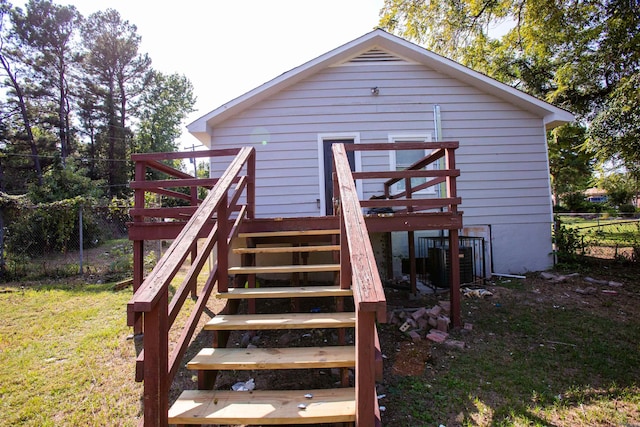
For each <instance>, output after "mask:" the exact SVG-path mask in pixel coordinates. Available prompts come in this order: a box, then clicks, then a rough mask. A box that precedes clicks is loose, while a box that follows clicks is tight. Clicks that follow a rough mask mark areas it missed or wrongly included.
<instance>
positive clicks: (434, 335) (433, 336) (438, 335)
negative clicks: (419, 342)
mask: <svg viewBox="0 0 640 427" xmlns="http://www.w3.org/2000/svg"><path fill="white" fill-rule="evenodd" d="M448 336H449V334H448V333H446V332H442V331H439V330H437V329H432V330H431V331H429V334H427V336H426V338H427V339H428V340H431V341H433V342H437V343H443V342H445V340H446V339H447V337H448Z"/></svg>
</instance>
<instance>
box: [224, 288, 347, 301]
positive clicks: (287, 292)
mask: <svg viewBox="0 0 640 427" xmlns="http://www.w3.org/2000/svg"><path fill="white" fill-rule="evenodd" d="M352 295H353V291H352V290H351V289H340V287H339V286H335V285H327V286H324V285H318V286H303V287H293V286H284V287H271V288H229V289H228V291H227V292H220V293H217V294H215V296H216V298H219V299H244V298H297V297H349V296H352Z"/></svg>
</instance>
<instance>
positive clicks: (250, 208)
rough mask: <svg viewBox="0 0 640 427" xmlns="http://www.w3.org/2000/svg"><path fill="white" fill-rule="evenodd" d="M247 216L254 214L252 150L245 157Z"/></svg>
mask: <svg viewBox="0 0 640 427" xmlns="http://www.w3.org/2000/svg"><path fill="white" fill-rule="evenodd" d="M247 176H248V180H247V218H249V219H253V218H255V215H256V153H255V151H253V152H252V153H251V155H250V156H249V158H248V159H247Z"/></svg>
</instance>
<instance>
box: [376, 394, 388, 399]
mask: <svg viewBox="0 0 640 427" xmlns="http://www.w3.org/2000/svg"><path fill="white" fill-rule="evenodd" d="M385 397H387V395H386V394H379V395H378V399H384V398H385Z"/></svg>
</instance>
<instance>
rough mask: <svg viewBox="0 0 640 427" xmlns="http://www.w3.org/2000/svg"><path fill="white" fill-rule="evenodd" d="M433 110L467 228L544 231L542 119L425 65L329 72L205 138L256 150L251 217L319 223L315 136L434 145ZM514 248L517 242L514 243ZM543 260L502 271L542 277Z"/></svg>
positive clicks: (369, 162) (385, 163)
mask: <svg viewBox="0 0 640 427" xmlns="http://www.w3.org/2000/svg"><path fill="white" fill-rule="evenodd" d="M372 87H378V88H379V94H378V95H377V96H376V95H372V94H371V88H372ZM435 104H437V105H439V106H440V111H441V123H442V140H443V141H459V142H460V148H459V149H458V150H457V152H456V164H457V167H458V168H459V169H460V170H461V176H460V177H459V178H458V195H459V196H460V197H462V205H461V206H460V210H461V211H463V212H464V217H463V218H464V219H463V220H464V224H465V226H472V225H491V226H492V227H497V226H502V227H503V228H501V229H505V228H504V227H506V229H509V230H512V231H514V232H517V230H520V229H521V228H519V226H520V225H522V224H529V226H530V227H533V228H535V229H536V232H537V233H538V234H539V231H540V230H541V229H547V228H549V229H550V222H551V205H550V190H549V175H548V166H547V152H546V137H545V131H544V126H543V119H542V117H537V116H535V115H533V114H532V113H529V112H526V111H524V110H522V109H520V108H518V107H516V106H514V105H512V104H509V103H507V102H505V101H503V100H501V99H499V98H497V97H495V96H493V95H492V94H489V93H483V92H481V91H480V90H478V89H476V88H475V87H472V86H470V85H468V84H466V83H465V82H463V81H459V80H456V79H453V78H449V77H447V76H445V75H443V74H441V73H439V72H436V71H433V70H431V69H429V68H427V67H425V66H423V65H417V64H410V63H408V62H393V63H387V64H377V63H363V64H359V65H357V66H334V67H329V68H326V69H324V70H323V71H321V72H319V73H317V74H315V75H313V76H312V77H310V78H307V79H305V80H302V81H301V82H298V83H296V84H293V85H292V86H290V87H288V88H286V89H284V90H282V91H280V92H278V93H276V94H275V95H272V96H271V97H269V98H268V99H265V100H263V101H260V102H257V103H256V104H254V105H253V106H251V107H249V108H248V109H246V110H244V111H242V112H241V113H239V114H237V115H236V116H234V117H232V118H229V119H227V120H225V121H224V122H222V123H220V124H218V125H217V126H216V127H215V128H213V129H212V130H211V135H212V148H228V147H241V146H246V145H252V146H253V147H255V149H256V152H257V170H256V174H257V176H256V195H257V206H256V214H257V216H259V217H297V216H317V215H321V210H320V208H319V207H318V198H319V197H320V194H321V188H320V184H319V183H320V182H321V181H320V180H321V176H320V171H319V166H318V161H319V159H318V142H317V139H318V135H319V134H340V133H347V134H354V133H357V134H359V135H360V142H361V143H387V142H388V137H389V135H394V134H397V135H401V134H413V135H416V134H432V135H433V134H435V131H434V129H433V126H434V124H433V106H434V105H435ZM252 135H253V140H252ZM255 135H258V136H257V137H256V136H255ZM262 139H266V140H267V143H266V144H263V143H262V142H261V140H262ZM227 160H228V159H225V160H224V161H222V162H218V161H217V160H216V159H212V161H211V167H212V170H213V171H214V175H215V174H216V173H219V172H221V170H223V169H224V168H225V167H226V166H227V165H228V162H227ZM361 163H362V171H367V170H382V169H388V168H389V154H388V152H385V151H381V152H370V153H363V155H362V157H361ZM381 193H382V187H381V184H380V183H376V182H369V181H368V182H365V185H364V186H363V198H365V199H367V198H369V197H371V196H372V195H380V194H381ZM533 224H537V225H535V226H534V225H533ZM522 229H524V228H522ZM530 238H535V239H544V240H545V242H542V241H541V242H539V243H537V244H536V245H537V246H539V247H543V246H545V245H547V244H548V249H549V251H550V250H551V246H550V236H547V235H543V236H542V237H540V236H535V237H531V236H527V237H526V238H525V237H523V238H522V239H524V241H526V239H530ZM511 239H512V240H513V241H515V242H517V241H518V240H519V238H518V237H517V236H514V235H512V236H511ZM512 244H513V242H507V241H505V242H499V241H494V242H493V247H494V248H495V250H496V251H503V252H508V249H506V248H507V247H508V246H509V245H512ZM524 247H525V248H526V245H524ZM514 250H516V249H514ZM522 250H525V249H522ZM549 251H543V252H544V253H543V254H538V255H536V256H537V260H534V261H531V260H530V262H529V263H528V264H525V265H523V266H522V268H520V267H519V266H515V267H513V266H509V267H508V270H510V271H524V270H526V269H532V268H546V267H547V266H548V265H549V263H550V258H549V255H548V252H549ZM520 258H522V259H527V257H526V256H522V257H520ZM520 258H518V259H520ZM496 260H498V258H497V257H495V258H494V262H499V261H496ZM497 265H498V266H501V265H500V264H497ZM505 269H507V267H505ZM501 272H504V273H506V272H509V271H501Z"/></svg>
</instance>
